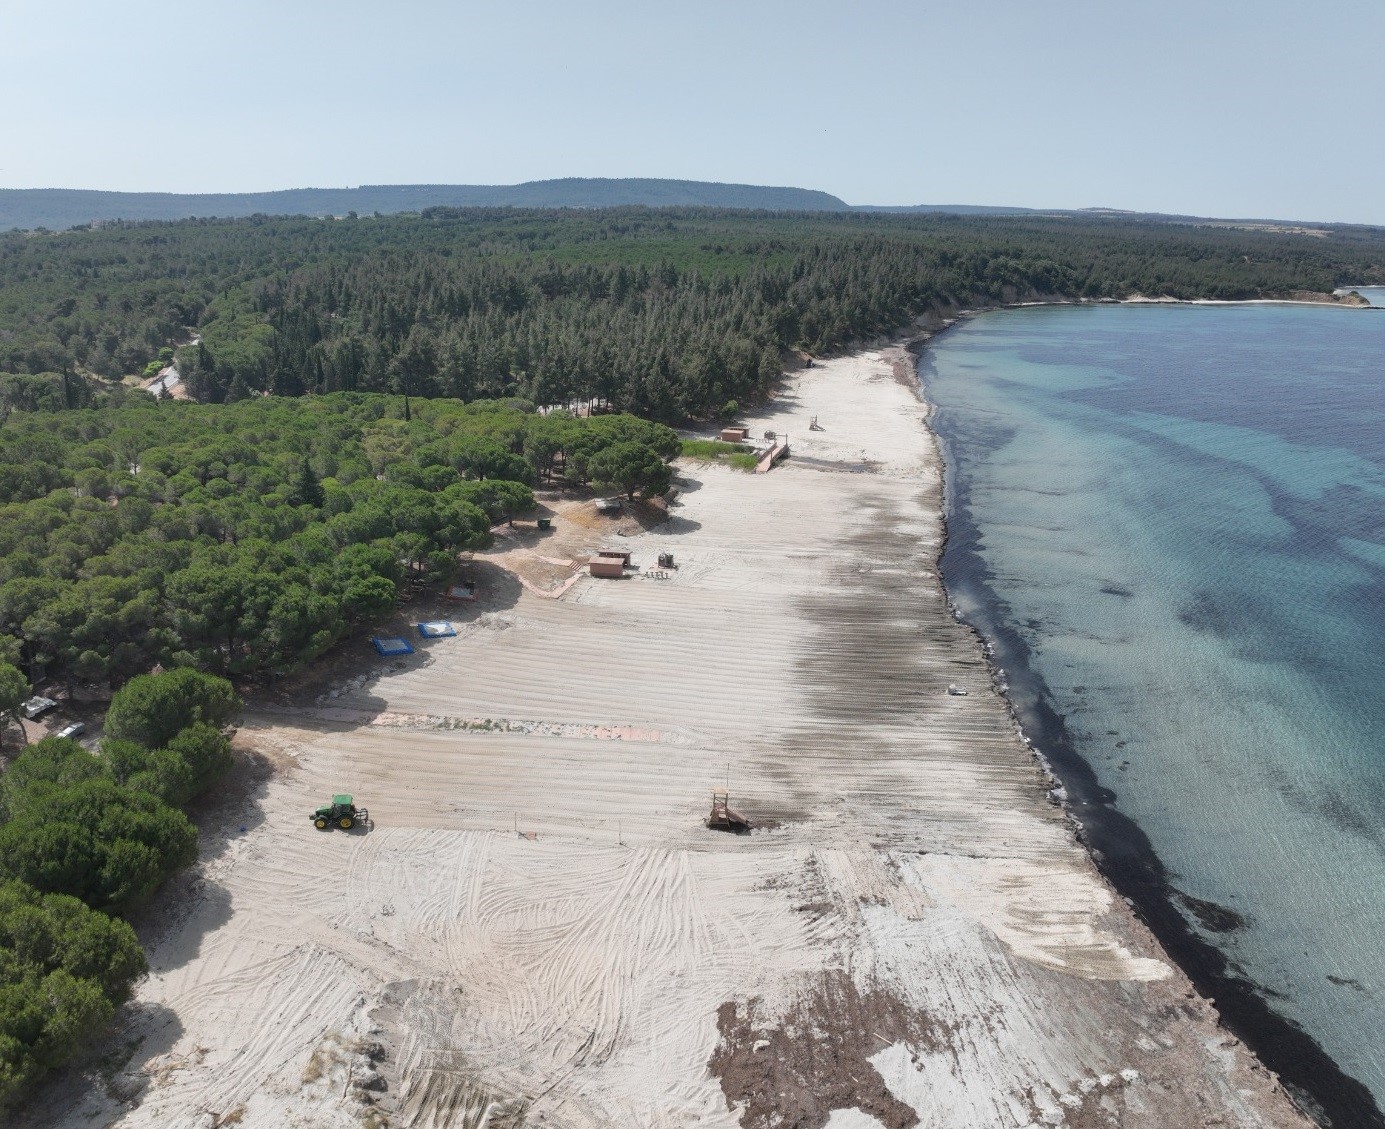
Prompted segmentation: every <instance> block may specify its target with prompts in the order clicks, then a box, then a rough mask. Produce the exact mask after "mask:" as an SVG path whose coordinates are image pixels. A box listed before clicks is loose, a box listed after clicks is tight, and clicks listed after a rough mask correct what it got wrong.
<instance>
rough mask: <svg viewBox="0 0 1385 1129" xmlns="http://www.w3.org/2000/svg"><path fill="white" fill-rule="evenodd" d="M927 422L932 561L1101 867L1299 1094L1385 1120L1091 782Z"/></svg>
mask: <svg viewBox="0 0 1385 1129" xmlns="http://www.w3.org/2000/svg"><path fill="white" fill-rule="evenodd" d="M920 367H922V365H921V366H920ZM930 426H932V428H933V430H934V433H935V434H936V435H937V438H938V442H939V445H940V447H941V448H942V451H943V455H944V459H943V464H944V465H943V474H944V480H945V489H944V497H945V498H946V499H947V501H946V507H945V508H946V512H945V514H944V519H945V526H944V542H943V553H942V557H941V559H940V561H939V568H940V571H941V573H942V577H943V582H944V585H945V587H946V588H947V590H948V592H949V593H950V594H951V595H952V596H954V597H955V596H957V595H958V594H961V593H965V595H966V596H967V597H968V602H969V606H971V607H975V608H977V609H978V611H977V614H976V615H975V617H974V619H968V621H967V622H968V623H969V624H970V626H971V627H972V628H974V629H975V630H976V631H978V632H979V633H980V634H981V636H982V638H984V639H986V640H987V641H988V642H989V643H991V645H992V646H993V647H994V649H995V659H996V662H997V663H998V664H999V665H1001V666H1002V667H1004V669H1005V673H1006V678H1007V680H1008V682H1009V690H1008V696H1009V699H1010V701H1011V703H1012V705H1013V707H1014V709H1015V711H1016V714H1017V715H1018V717H1019V719H1020V722H1021V724H1022V725H1023V727H1024V731H1025V733H1026V734H1027V735H1028V736H1029V737H1030V738H1031V739H1032V740H1033V741H1034V742H1035V744H1036V745H1037V746H1038V747H1039V748H1040V749H1042V750H1043V753H1044V756H1045V757H1047V758H1048V760H1049V762H1050V764H1051V765H1052V767H1053V770H1054V772H1055V773H1056V774H1057V775H1058V777H1059V779H1060V780H1061V782H1062V784H1063V787H1064V788H1065V789H1066V791H1067V795H1068V806H1069V809H1070V810H1071V811H1072V813H1073V815H1074V816H1075V817H1076V818H1077V820H1078V822H1079V823H1080V825H1081V829H1082V838H1083V841H1084V842H1085V843H1086V844H1087V846H1088V847H1089V848H1090V849H1091V851H1092V852H1093V854H1094V856H1095V858H1096V862H1097V866H1098V867H1099V869H1100V870H1101V872H1102V874H1103V875H1105V876H1106V878H1107V879H1108V880H1109V881H1110V882H1111V884H1112V885H1113V886H1114V887H1115V888H1116V891H1117V892H1118V893H1119V894H1121V895H1122V896H1123V897H1126V898H1128V899H1129V900H1130V901H1131V902H1132V903H1133V904H1134V906H1135V909H1136V912H1137V913H1138V914H1139V915H1140V918H1141V920H1143V921H1144V923H1145V924H1146V925H1147V926H1148V927H1149V929H1150V931H1151V932H1152V933H1153V934H1154V935H1155V936H1156V937H1157V938H1158V939H1159V942H1160V944H1162V945H1163V946H1164V949H1165V950H1166V951H1167V952H1168V954H1169V956H1170V957H1171V958H1172V959H1173V960H1174V961H1176V962H1177V963H1178V965H1179V967H1180V968H1182V969H1183V971H1184V972H1185V973H1186V974H1187V976H1188V978H1189V979H1190V980H1191V981H1192V982H1193V986H1194V987H1195V988H1196V989H1197V990H1198V992H1200V993H1201V994H1202V995H1204V996H1206V997H1209V998H1211V999H1212V1000H1213V1001H1214V1002H1215V1004H1216V1007H1217V1010H1218V1011H1219V1012H1220V1014H1221V1017H1222V1021H1223V1023H1224V1025H1225V1026H1226V1028H1227V1029H1228V1030H1229V1031H1230V1032H1231V1033H1232V1034H1234V1035H1236V1036H1237V1037H1238V1038H1240V1039H1241V1040H1242V1041H1243V1042H1245V1044H1246V1045H1247V1046H1248V1047H1250V1049H1251V1050H1252V1051H1254V1052H1255V1054H1256V1055H1258V1056H1259V1058H1260V1061H1261V1062H1263V1063H1264V1064H1265V1065H1266V1066H1267V1067H1269V1068H1270V1069H1271V1070H1273V1071H1274V1072H1275V1073H1277V1074H1278V1075H1279V1077H1280V1079H1281V1081H1282V1082H1283V1083H1284V1085H1285V1086H1286V1087H1287V1088H1289V1089H1290V1090H1291V1091H1292V1092H1293V1093H1294V1094H1295V1095H1296V1096H1297V1097H1298V1098H1299V1100H1300V1104H1302V1105H1303V1106H1305V1107H1306V1108H1307V1109H1308V1111H1309V1112H1310V1113H1312V1114H1313V1115H1314V1116H1315V1117H1317V1118H1318V1119H1319V1120H1321V1121H1323V1122H1324V1123H1326V1124H1328V1125H1330V1126H1332V1127H1333V1129H1385V1113H1382V1111H1381V1109H1380V1107H1379V1105H1378V1104H1377V1103H1376V1100H1375V1098H1374V1096H1373V1095H1372V1094H1371V1092H1370V1090H1369V1089H1367V1088H1366V1086H1365V1085H1363V1084H1362V1083H1361V1082H1359V1081H1357V1080H1356V1079H1355V1078H1353V1077H1351V1076H1350V1075H1349V1074H1347V1073H1346V1072H1345V1071H1343V1070H1342V1069H1341V1067H1339V1066H1338V1065H1337V1063H1336V1062H1335V1061H1334V1060H1333V1059H1332V1058H1331V1056H1330V1055H1328V1054H1327V1052H1326V1051H1324V1050H1323V1049H1322V1047H1320V1046H1319V1045H1318V1043H1317V1042H1316V1040H1314V1039H1313V1037H1312V1036H1311V1035H1309V1034H1308V1033H1307V1032H1305V1031H1304V1030H1303V1029H1302V1028H1301V1027H1299V1026H1298V1025H1297V1024H1296V1023H1294V1022H1292V1021H1291V1020H1289V1019H1287V1018H1285V1017H1284V1016H1282V1015H1280V1014H1279V1013H1278V1012H1276V1011H1275V1010H1274V1009H1273V1008H1272V1007H1271V1006H1270V1004H1269V1002H1268V1001H1267V1000H1266V999H1265V997H1264V995H1263V994H1262V993H1261V989H1260V988H1259V987H1258V986H1257V985H1256V984H1254V983H1252V982H1251V981H1249V980H1246V979H1245V978H1244V977H1241V976H1237V975H1236V974H1235V973H1234V972H1233V971H1232V969H1231V965H1230V962H1229V961H1228V959H1227V957H1226V955H1225V954H1224V953H1222V952H1221V950H1219V949H1217V948H1216V947H1215V946H1213V945H1211V944H1209V943H1208V942H1207V941H1205V940H1203V939H1202V938H1201V937H1199V936H1198V935H1197V933H1196V932H1195V931H1194V930H1193V928H1192V926H1191V925H1190V924H1189V923H1188V920H1187V919H1186V918H1185V917H1184V916H1183V914H1182V913H1181V912H1180V911H1179V909H1178V906H1177V905H1176V901H1177V900H1181V899H1182V898H1183V896H1182V895H1181V894H1180V893H1179V892H1178V891H1177V890H1176V889H1174V887H1173V885H1172V884H1171V883H1170V881H1169V877H1168V872H1167V871H1166V870H1165V869H1164V866H1163V863H1162V862H1160V860H1159V858H1158V856H1157V855H1156V854H1155V852H1154V849H1153V847H1152V845H1151V844H1150V841H1149V839H1148V837H1147V836H1146V835H1145V833H1144V832H1143V831H1142V830H1141V829H1140V828H1139V826H1138V825H1137V824H1136V823H1134V822H1133V821H1132V820H1131V819H1130V818H1129V817H1127V816H1125V815H1123V814H1122V813H1121V812H1120V811H1118V810H1117V809H1116V808H1115V806H1114V802H1115V798H1116V797H1115V794H1114V793H1113V792H1111V791H1110V790H1108V789H1106V788H1103V787H1102V786H1101V785H1100V784H1099V783H1098V782H1097V778H1096V774H1095V773H1094V772H1093V770H1092V768H1091V766H1090V765H1089V764H1088V763H1087V762H1086V760H1084V759H1083V758H1082V756H1081V755H1080V754H1079V753H1078V752H1077V749H1076V747H1075V745H1074V743H1073V741H1072V739H1071V737H1070V736H1069V734H1068V730H1067V725H1066V723H1065V721H1064V719H1063V717H1062V716H1061V715H1060V714H1059V713H1058V712H1057V711H1056V710H1055V709H1054V708H1053V705H1052V696H1051V694H1050V693H1049V690H1048V687H1047V685H1046V684H1045V682H1044V680H1043V678H1042V677H1041V676H1040V675H1039V674H1038V673H1037V672H1036V671H1034V670H1033V668H1032V666H1031V664H1030V661H1029V648H1028V646H1027V645H1026V644H1025V642H1024V640H1023V639H1022V638H1021V637H1020V635H1019V633H1018V632H1016V631H1015V630H1014V629H1013V628H1012V627H1010V626H1009V623H1010V622H1011V620H1010V615H1009V608H1008V606H1007V605H1006V604H1005V602H1004V601H1003V600H1001V599H1000V598H999V597H998V596H997V595H996V593H995V590H994V588H993V587H992V585H991V575H990V572H989V570H988V569H987V567H986V564H985V561H984V560H983V558H982V557H981V555H980V553H979V552H978V551H977V546H978V545H979V543H980V535H981V534H980V529H979V527H978V526H977V524H976V523H975V521H974V520H973V519H972V516H971V509H970V505H969V501H968V491H967V485H966V483H965V482H964V481H961V480H960V479H959V476H957V475H956V474H955V473H954V471H953V468H954V466H955V465H956V460H955V459H953V458H949V457H948V455H949V453H950V447H951V444H952V443H953V442H954V441H955V438H956V436H955V435H951V434H949V432H948V429H947V425H946V420H945V418H944V419H940V418H939V416H938V414H937V413H935V414H934V416H933V417H932V419H931V421H930Z"/></svg>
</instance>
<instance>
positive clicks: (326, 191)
mask: <svg viewBox="0 0 1385 1129" xmlns="http://www.w3.org/2000/svg"><path fill="white" fill-rule="evenodd" d="M641 204H642V205H645V206H647V207H651V208H667V207H708V208H762V209H765V210H768V211H788V212H848V211H870V212H876V211H882V212H920V211H943V212H961V213H980V214H1003V215H1015V214H1018V213H1023V212H1028V211H1030V209H1028V208H989V207H974V206H970V205H964V204H958V205H947V204H921V205H915V206H906V207H892V206H888V205H887V206H878V207H877V206H864V207H852V206H851V205H850V204H847V203H846V202H845V201H844V200H841V199H840V198H838V197H836V196H833V195H831V194H830V193H827V192H818V191H816V190H814V189H809V188H775V187H766V186H763V185H756V184H716V183H710V182H706V181H698V180H657V179H638V178H635V179H625V180H613V179H606V178H596V177H566V178H564V179H561V180H534V181H529V182H528V183H525V184H363V185H361V186H360V187H358V188H290V189H286V190H283V191H279V192H219V193H207V194H186V195H185V194H181V193H176V192H101V191H93V190H87V189H77V188H0V231H8V230H12V229H15V228H20V229H32V228H38V227H44V228H48V229H50V230H55V231H63V230H66V229H67V228H69V227H75V226H78V225H80V224H87V223H92V222H99V221H105V220H117V219H123V220H178V219H190V218H192V217H195V216H222V217H234V216H251V215H255V214H256V213H261V214H264V215H275V216H304V215H306V216H331V215H335V216H341V215H345V214H346V213H347V212H353V211H354V212H358V213H360V214H362V215H369V214H371V213H372V212H382V213H390V212H415V211H421V210H422V209H424V208H433V207H452V208H504V207H511V208H617V207H628V206H631V205H641Z"/></svg>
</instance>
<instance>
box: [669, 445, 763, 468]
mask: <svg viewBox="0 0 1385 1129" xmlns="http://www.w3.org/2000/svg"><path fill="white" fill-rule="evenodd" d="M683 457H684V458H685V459H697V460H699V461H701V462H708V463H710V462H722V463H725V464H726V465H727V466H731V467H735V468H736V469H737V470H754V469H755V464H756V463H757V462H759V458H760V457H759V455H757V454H756V453H755V452H754V451H748V450H746V448H745V447H744V446H743V445H742V444H740V443H723V442H722V441H721V440H720V439H684V440H683Z"/></svg>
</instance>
